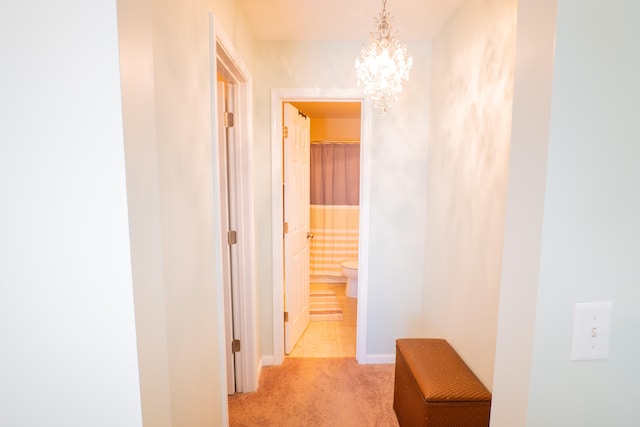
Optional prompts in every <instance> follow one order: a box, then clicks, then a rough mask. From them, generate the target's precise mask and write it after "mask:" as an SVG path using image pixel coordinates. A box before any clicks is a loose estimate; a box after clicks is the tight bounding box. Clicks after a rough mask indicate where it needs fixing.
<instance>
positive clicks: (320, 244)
mask: <svg viewBox="0 0 640 427" xmlns="http://www.w3.org/2000/svg"><path fill="white" fill-rule="evenodd" d="M310 172H311V179H310V181H311V212H310V214H311V215H310V225H311V231H312V232H313V234H314V238H313V239H312V240H311V257H310V265H309V268H310V274H311V275H312V276H342V272H341V268H340V264H342V262H343V261H346V260H349V259H357V258H358V230H359V223H358V222H359V211H360V208H359V199H360V144H354V143H351V144H346V143H331V144H327V143H323V144H312V145H311V169H310Z"/></svg>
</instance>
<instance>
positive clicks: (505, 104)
mask: <svg viewBox="0 0 640 427" xmlns="http://www.w3.org/2000/svg"><path fill="white" fill-rule="evenodd" d="M515 5H516V2H515V1H514V0H468V1H466V2H465V3H463V4H462V6H461V7H460V8H459V9H458V10H457V11H456V12H455V13H454V15H453V16H452V18H451V19H450V21H449V22H448V23H447V24H446V25H445V27H444V28H443V29H442V30H441V31H440V33H439V34H438V35H437V36H436V38H435V40H434V42H433V72H432V73H433V74H432V82H431V87H432V90H431V93H432V98H431V113H432V114H431V123H432V125H431V133H430V141H429V165H428V188H427V193H426V194H427V213H426V222H427V226H426V227H427V230H426V243H425V246H426V256H425V259H424V295H423V301H424V312H423V317H422V322H423V330H424V333H425V335H426V336H431V337H442V338H445V339H447V340H448V341H449V342H450V343H451V345H452V346H453V347H454V348H455V349H456V350H457V352H458V353H459V354H460V356H461V357H462V358H463V359H464V360H465V362H466V363H467V364H468V365H469V367H470V368H471V369H472V370H473V371H474V373H475V374H476V375H477V376H478V377H479V378H480V380H481V381H482V382H483V383H484V384H485V385H486V386H487V387H488V388H489V389H491V388H492V382H493V365H494V352H495V343H496V327H497V322H498V300H499V290H500V269H501V261H502V239H503V229H504V215H505V204H506V191H507V177H508V155H509V139H510V131H511V108H512V99H513V73H514V57H515V56H514V55H515V34H516V31H515V30H516V22H515V14H516V8H515Z"/></svg>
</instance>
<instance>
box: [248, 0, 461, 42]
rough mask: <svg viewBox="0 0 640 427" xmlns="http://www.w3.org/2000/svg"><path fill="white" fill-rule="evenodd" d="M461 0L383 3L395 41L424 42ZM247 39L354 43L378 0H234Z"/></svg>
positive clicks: (364, 33) (362, 37) (365, 31)
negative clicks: (250, 35)
mask: <svg viewBox="0 0 640 427" xmlns="http://www.w3.org/2000/svg"><path fill="white" fill-rule="evenodd" d="M462 1H463V0H387V12H389V13H390V14H391V15H392V16H393V19H394V20H393V22H392V25H393V27H394V28H395V29H396V30H397V31H398V35H399V37H400V40H401V41H407V40H425V39H426V40H430V39H431V38H433V36H434V35H435V34H437V33H438V31H439V30H440V28H441V27H442V25H443V24H444V23H445V22H446V21H447V20H448V19H449V17H450V16H451V14H452V13H453V11H454V10H455V9H456V8H457V7H458V5H460V3H462ZM239 3H240V6H241V7H242V8H243V9H244V12H245V16H246V18H247V21H248V23H249V27H250V28H251V30H252V31H253V35H254V37H255V38H256V39H257V40H269V41H337V40H340V41H360V42H366V41H367V40H368V37H369V32H370V31H372V30H373V29H374V19H373V18H374V17H375V16H378V14H379V13H380V11H381V10H382V0H239Z"/></svg>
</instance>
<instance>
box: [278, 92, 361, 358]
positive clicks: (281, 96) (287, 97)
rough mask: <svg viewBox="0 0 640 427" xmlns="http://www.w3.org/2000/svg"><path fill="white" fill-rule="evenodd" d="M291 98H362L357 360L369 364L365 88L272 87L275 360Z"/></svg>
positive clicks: (281, 323)
mask: <svg viewBox="0 0 640 427" xmlns="http://www.w3.org/2000/svg"><path fill="white" fill-rule="evenodd" d="M291 101H294V102H295V101H360V102H362V115H361V125H360V126H361V128H360V137H361V141H360V237H359V241H358V267H359V268H358V318H357V327H356V360H357V361H358V363H362V364H365V363H367V295H368V286H369V249H368V248H369V213H370V209H371V145H372V141H373V135H372V106H371V103H370V102H369V101H368V100H366V99H365V98H364V95H363V93H362V90H361V89H272V90H271V177H272V187H271V190H272V191H271V200H272V203H271V206H272V208H271V209H272V213H271V216H272V227H271V228H272V232H273V235H272V240H273V255H272V260H273V262H272V269H273V279H272V280H273V281H272V283H273V363H274V364H275V365H279V364H281V363H282V361H283V360H284V280H283V279H284V271H283V265H284V253H283V223H282V218H283V211H282V210H283V200H282V167H283V164H282V103H283V102H291Z"/></svg>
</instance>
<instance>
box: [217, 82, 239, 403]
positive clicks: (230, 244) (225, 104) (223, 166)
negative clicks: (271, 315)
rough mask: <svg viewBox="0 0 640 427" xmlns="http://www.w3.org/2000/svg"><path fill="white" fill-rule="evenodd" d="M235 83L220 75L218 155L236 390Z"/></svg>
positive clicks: (230, 388) (230, 385)
mask: <svg viewBox="0 0 640 427" xmlns="http://www.w3.org/2000/svg"><path fill="white" fill-rule="evenodd" d="M233 88H234V86H233V84H232V83H229V82H227V81H225V78H224V77H223V76H221V75H219V76H218V99H217V102H218V123H219V126H218V132H219V136H218V140H219V146H218V158H219V162H220V164H219V168H220V198H221V204H222V209H221V223H222V230H221V233H222V235H223V236H225V237H226V240H227V241H226V248H225V249H224V250H223V251H222V276H223V289H224V299H225V301H224V310H225V343H226V349H225V350H226V360H227V393H228V394H230V395H231V394H234V393H235V392H236V391H242V390H241V389H240V390H239V387H238V386H237V385H238V384H241V381H240V380H241V375H242V370H241V369H240V364H241V363H240V362H241V360H240V358H239V354H238V353H239V351H240V348H239V342H240V341H239V339H238V331H237V330H236V325H238V324H239V322H240V319H239V315H238V313H239V312H240V310H239V300H238V298H237V295H238V289H237V288H238V281H237V278H238V247H237V245H236V243H237V242H236V230H237V229H238V227H237V214H236V210H237V201H236V194H237V188H236V175H237V172H236V170H235V166H234V159H235V145H234V143H235V138H234V132H233V119H232V117H233V105H234V102H233V101H234V93H233Z"/></svg>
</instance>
